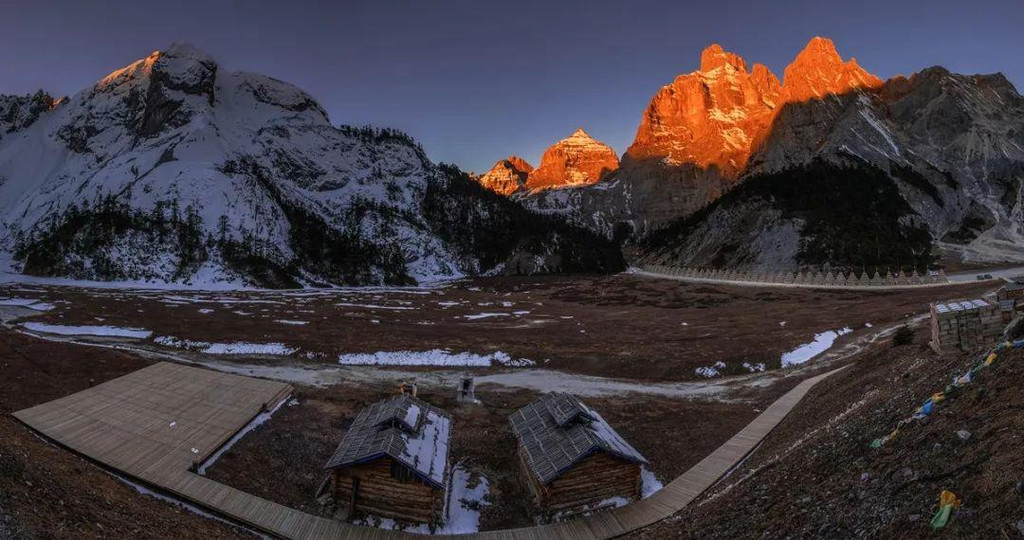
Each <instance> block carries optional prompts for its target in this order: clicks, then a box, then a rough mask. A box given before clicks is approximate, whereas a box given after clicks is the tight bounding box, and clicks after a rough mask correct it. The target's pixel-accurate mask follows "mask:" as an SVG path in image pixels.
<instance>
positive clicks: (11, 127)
mask: <svg viewBox="0 0 1024 540" xmlns="http://www.w3.org/2000/svg"><path fill="white" fill-rule="evenodd" d="M60 102H61V100H57V99H54V98H53V97H52V96H50V94H47V93H46V92H43V91H42V90H40V91H38V92H36V93H35V94H31V95H27V96H3V95H0V140H2V139H3V138H4V135H6V134H8V133H14V132H15V131H19V130H21V129H25V128H27V127H28V126H31V125H32V124H33V123H34V122H35V121H36V120H37V119H38V118H39V115H41V114H43V113H44V112H46V111H49V110H51V109H53V108H54V107H56V106H57V105H59V104H60Z"/></svg>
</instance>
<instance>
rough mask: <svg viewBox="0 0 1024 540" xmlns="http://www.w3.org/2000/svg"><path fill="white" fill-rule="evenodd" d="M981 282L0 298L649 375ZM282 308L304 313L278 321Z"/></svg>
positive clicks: (188, 334)
mask: <svg viewBox="0 0 1024 540" xmlns="http://www.w3.org/2000/svg"><path fill="white" fill-rule="evenodd" d="M992 288H993V285H991V284H986V283H968V284H965V285H958V286H951V287H942V288H926V289H916V290H902V291H843V290H816V289H795V288H793V289H787V288H755V287H736V286H718V285H715V286H712V285H707V284H690V283H683V282H679V281H673V280H660V279H654V278H645V277H640V276H633V275H625V274H622V275H616V276H603V277H575V278H566V277H549V278H492V279H483V280H476V281H467V282H459V283H457V284H453V285H450V286H446V287H440V288H435V289H428V290H424V289H413V290H408V289H405V290H403V289H381V290H373V289H370V290H365V289H364V290H351V289H342V290H337V291H331V292H316V291H313V292H298V293H283V292H279V291H273V292H271V291H267V292H245V293H197V292H166V291H165V292H159V291H124V290H117V289H79V288H67V287H61V288H57V287H40V286H19V285H7V286H0V297H3V296H9V297H14V298H39V299H43V300H45V301H47V302H50V303H51V304H53V305H54V306H55V309H53V310H51V311H48V312H45V313H41V314H39V315H38V316H37V317H35V318H34V319H33V320H38V321H42V322H50V323H55V324H84V325H113V326H126V327H141V328H145V329H149V330H152V331H153V332H154V334H153V338H157V337H161V336H174V337H177V338H180V339H186V340H193V341H203V342H213V343H224V342H228V343H230V342H238V341H245V342H257V343H267V342H280V343H284V344H286V345H288V346H290V347H294V348H297V349H298V351H297V352H296V353H295V354H293V355H292V359H293V361H295V362H302V363H310V362H312V363H322V364H336V358H337V355H338V354H341V353H365V352H376V351H403V350H412V351H425V350H430V349H448V350H451V351H453V352H462V351H470V352H475V353H481V354H484V353H492V352H495V351H503V352H506V353H508V354H510V355H511V356H512V357H514V358H526V359H530V360H534V361H535V362H536V363H537V365H538V366H541V367H544V368H547V369H554V370H559V371H564V372H569V373H579V374H588V375H598V376H605V377H623V376H626V377H627V378H631V379H638V380H650V381H685V380H693V379H699V378H700V375H698V374H697V373H696V372H695V370H696V369H697V368H699V367H705V366H710V365H712V364H715V363H716V362H719V361H721V362H724V363H725V364H726V367H725V368H724V369H722V370H721V371H722V373H723V374H738V373H744V372H747V370H746V369H745V368H744V367H743V364H744V363H747V364H750V365H756V364H759V363H764V364H765V365H766V366H767V367H768V368H769V369H771V368H775V367H778V366H779V359H780V357H781V355H782V353H783V352H786V351H789V350H792V349H794V348H795V347H797V346H799V345H801V344H804V343H808V342H810V341H812V340H813V339H814V336H815V334H817V333H819V332H822V331H825V330H833V329H839V328H843V327H849V328H850V329H852V330H853V331H854V332H853V334H852V335H851V337H853V336H856V335H857V333H858V332H860V331H863V330H864V329H865V325H866V324H872V325H884V324H888V323H892V322H896V321H900V320H902V319H904V318H905V317H907V316H908V315H910V314H917V313H924V312H926V311H927V310H928V302H930V301H934V300H945V299H951V298H962V297H970V296H977V295H979V294H981V293H983V292H985V291H988V290H990V289H992ZM281 321H291V322H301V323H305V324H301V325H296V324H287V323H286V322H281Z"/></svg>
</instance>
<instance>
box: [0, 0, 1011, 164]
mask: <svg viewBox="0 0 1024 540" xmlns="http://www.w3.org/2000/svg"><path fill="white" fill-rule="evenodd" d="M964 6H966V7H964ZM0 13H2V16H0V75H2V76H0V93H15V94H23V93H28V92H31V91H34V90H36V89H38V88H44V89H46V90H48V91H50V92H51V93H53V94H57V95H65V94H72V93H74V92H76V91H78V90H80V89H82V88H84V87H86V86H88V85H90V84H92V83H93V82H95V81H97V80H98V79H100V78H101V77H103V75H105V74H106V73H108V72H110V71H112V70H114V69H116V68H118V67H121V66H123V65H125V64H127V63H129V62H131V61H133V60H135V59H137V58H140V57H143V56H145V55H146V54H148V53H149V52H151V51H153V50H155V49H159V48H161V47H164V46H165V45H167V44H168V43H170V42H172V41H177V40H180V41H188V42H190V43H193V44H194V45H196V46H198V47H199V48H201V49H204V50H206V51H207V52H209V53H210V54H212V55H213V56H214V57H215V58H216V59H217V60H218V61H219V62H220V64H221V65H222V66H223V67H225V68H227V69H231V70H244V71H255V72H260V73H265V74H267V75H271V76H274V77H276V78H279V79H283V80H285V81H288V82H291V83H293V84H296V85H298V86H299V87H301V88H303V89H305V90H307V91H308V92H310V93H311V94H312V95H313V96H314V97H316V98H317V99H318V100H319V101H320V103H321V104H323V106H324V107H325V108H326V109H327V110H328V111H329V112H330V114H331V119H332V121H333V122H334V123H347V124H375V125H380V126H391V127H397V128H400V129H403V130H405V131H407V132H409V133H410V134H411V135H413V136H414V137H416V138H417V139H419V140H420V141H421V142H422V143H423V145H424V147H425V148H426V150H427V153H428V154H429V155H430V157H431V158H432V159H433V160H435V161H449V162H454V163H457V164H459V165H460V166H462V167H463V168H465V169H467V170H475V171H478V172H482V171H484V170H486V169H488V168H489V167H490V166H491V165H492V164H493V162H494V161H495V160H496V159H498V158H500V157H504V156H505V155H508V154H510V153H515V154H518V155H521V156H523V157H525V158H526V159H527V160H528V161H530V162H531V163H533V164H534V165H537V164H538V162H539V160H540V154H541V153H542V152H543V150H544V148H546V147H547V146H548V145H550V144H551V143H553V142H554V141H556V140H558V139H561V138H563V137H565V136H568V135H569V134H570V133H572V132H573V131H574V130H575V129H576V128H577V127H583V128H584V129H586V130H587V131H588V132H589V133H590V134H591V135H593V136H594V137H596V138H598V139H600V140H602V141H604V142H606V143H608V144H609V145H611V146H612V147H613V148H615V150H616V151H617V152H619V153H620V154H621V153H622V152H623V151H624V150H625V149H626V147H627V146H628V145H629V143H630V142H631V141H632V139H633V135H634V134H635V131H636V128H637V126H638V125H639V122H640V115H641V113H642V112H643V110H644V108H645V107H646V106H647V103H648V101H649V100H650V98H651V96H652V95H654V93H655V92H656V91H657V90H658V88H660V87H661V86H662V85H664V84H667V83H668V82H670V81H671V80H672V79H673V78H674V77H675V75H677V74H679V73H685V72H689V71H692V70H694V69H696V68H697V66H698V64H699V56H700V51H701V50H702V49H703V48H704V46H706V45H707V44H709V43H711V42H718V43H720V44H721V45H722V46H723V47H725V48H726V49H727V50H731V51H735V52H737V53H739V54H740V55H741V56H743V57H744V58H745V59H746V60H747V62H748V64H752V63H753V62H761V63H764V64H767V65H768V66H769V67H770V68H771V69H772V71H774V72H775V73H776V74H777V75H779V77H780V78H781V76H782V70H783V68H784V67H785V65H786V64H788V63H789V61H790V60H792V58H793V56H794V55H796V53H797V52H798V51H799V50H800V49H801V48H802V47H803V45H804V44H805V43H806V42H807V40H808V39H809V38H811V37H812V36H814V35H823V36H826V37H830V38H832V39H833V40H834V41H835V42H836V46H837V48H838V49H839V52H840V54H842V55H843V56H844V57H849V56H856V57H857V59H858V61H859V62H860V64H861V65H862V66H864V67H865V68H866V69H868V70H869V71H871V72H873V73H875V74H876V75H878V76H880V77H883V78H886V77H890V76H892V75H895V74H910V73H912V72H914V71H917V70H920V69H921V68H924V67H927V66H931V65H936V64H939V65H943V66H946V67H947V68H949V69H951V70H953V71H957V72H963V73H988V72H995V71H1001V72H1003V73H1004V74H1006V76H1007V77H1008V78H1009V79H1010V80H1011V81H1012V82H1013V83H1014V84H1015V85H1017V86H1018V87H1020V86H1021V84H1024V31H1022V28H1024V2H1022V1H1021V0H1005V1H996V0H993V1H987V0H970V1H963V0H929V1H922V2H904V1H902V0H885V1H875V0H858V1H845V2H837V3H833V2H827V1H807V2H783V1H770V2H768V1H759V0H758V1H755V0H751V1H746V2H734V1H728V0H703V1H701V2H687V1H682V0H662V1H653V0H652V1H647V0H631V1H628V2H627V1H616V2H599V1H597V0H587V1H570V0H549V1H538V2H505V3H498V2H488V1H485V0H473V1H443V0H429V1H427V0H419V1H401V2H399V1H394V2H391V1H386V0H377V1H367V2H360V3H356V2H343V1H338V2H311V1H310V2H303V1H299V0H293V1H290V2H263V1H256V0H250V1H241V0H239V1H218V0H204V1H200V2H191V1H184V2H181V1H175V2H144V1H124V2H118V1H106V2H103V1H91V2H82V1H67V2H46V1H42V0H36V1H32V2H25V1H21V0H0Z"/></svg>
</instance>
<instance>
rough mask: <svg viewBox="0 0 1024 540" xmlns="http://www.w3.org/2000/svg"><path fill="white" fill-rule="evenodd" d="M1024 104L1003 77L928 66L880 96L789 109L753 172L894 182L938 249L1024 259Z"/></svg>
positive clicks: (858, 95) (850, 96)
mask: <svg viewBox="0 0 1024 540" xmlns="http://www.w3.org/2000/svg"><path fill="white" fill-rule="evenodd" d="M1022 133H1024V99H1022V98H1021V96H1020V95H1019V94H1018V93H1017V92H1016V90H1015V89H1014V88H1013V86H1012V85H1011V84H1010V83H1009V82H1008V81H1007V80H1006V79H1005V77H1003V76H1002V75H998V74H997V75H970V76H968V75H957V74H951V73H949V72H948V71H946V70H945V69H942V68H929V69H926V70H924V71H922V72H920V73H918V74H915V75H913V76H912V77H910V78H909V79H907V78H903V77H896V78H894V79H891V80H889V81H887V82H886V83H885V84H884V85H883V86H882V87H881V88H879V89H878V91H876V92H853V93H847V94H843V95H841V96H832V97H830V98H828V99H824V100H811V101H808V102H801V103H795V104H790V105H787V106H786V107H785V109H784V110H783V111H782V112H781V113H780V114H779V117H778V119H777V120H776V123H775V127H774V129H773V130H772V133H771V135H770V137H769V139H768V140H766V142H765V145H764V146H763V147H762V149H761V150H760V151H759V152H758V154H757V155H755V156H754V157H752V158H751V163H750V167H749V171H748V174H749V175H756V174H763V173H769V172H775V171H781V170H786V169H788V168H792V167H796V166H803V165H805V164H807V163H810V162H811V161H813V160H823V161H827V162H830V163H834V164H840V165H846V166H852V165H857V166H859V165H863V164H867V165H870V166H872V167H875V168H878V169H880V170H883V171H885V172H886V173H887V174H889V176H890V177H892V178H893V181H894V182H896V185H897V187H898V188H899V191H900V194H901V195H902V196H903V198H905V199H906V200H907V202H908V203H909V204H910V206H911V207H912V208H913V209H914V210H915V212H916V213H917V214H918V215H920V216H921V218H922V219H923V220H924V221H925V222H926V224H927V226H928V229H929V231H931V233H932V235H933V237H934V238H936V239H937V240H938V241H939V247H941V248H943V249H944V250H947V251H948V252H950V253H951V254H954V255H958V256H961V257H963V258H965V259H966V260H972V261H1002V260H1024V220H1022V216H1021V205H1020V186H1021V182H1022V181H1024V150H1022V149H1024V144H1022V143H1024V137H1022Z"/></svg>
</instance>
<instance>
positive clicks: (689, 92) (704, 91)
mask: <svg viewBox="0 0 1024 540" xmlns="http://www.w3.org/2000/svg"><path fill="white" fill-rule="evenodd" d="M780 87H781V85H780V84H779V80H778V78H777V77H776V76H775V75H774V74H773V73H772V72H771V71H770V70H768V68H767V67H765V66H764V65H762V64H755V65H754V68H753V72H750V73H748V72H747V64H746V62H745V61H744V60H743V59H742V58H740V57H739V56H738V55H736V54H735V53H731V52H726V51H725V50H723V49H722V47H721V46H719V45H717V44H716V45H711V46H709V47H707V48H706V49H704V52H703V53H701V64H700V70H698V71H694V72H691V73H689V74H686V75H680V76H679V77H676V79H675V81H673V82H672V84H670V85H668V86H665V87H663V88H662V89H661V91H659V92H658V93H657V95H655V96H654V98H653V99H652V100H651V103H650V105H649V106H648V107H647V110H646V111H645V113H644V117H643V119H642V120H641V123H640V127H639V129H638V130H637V135H636V139H635V140H634V142H633V144H632V145H631V146H630V147H629V150H627V151H626V157H627V158H628V160H629V162H630V166H633V165H642V166H644V167H646V166H647V165H650V164H652V163H664V164H667V165H670V166H677V165H683V164H692V165H695V166H697V167H699V168H702V169H707V168H711V167H714V168H717V169H718V170H719V171H721V172H723V173H724V174H726V175H735V174H738V173H739V171H740V170H741V169H742V168H743V166H744V165H745V164H746V161H747V159H748V157H749V156H750V153H751V151H752V147H753V146H754V145H755V144H756V143H757V142H758V141H759V136H760V134H761V133H762V132H763V131H764V130H765V129H766V127H767V126H768V125H770V122H771V117H772V114H773V110H774V109H775V107H776V105H777V104H778V103H779V102H780V101H781V100H780V95H779V94H780ZM702 204H703V203H702Z"/></svg>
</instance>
